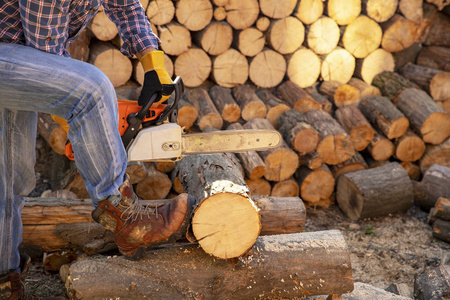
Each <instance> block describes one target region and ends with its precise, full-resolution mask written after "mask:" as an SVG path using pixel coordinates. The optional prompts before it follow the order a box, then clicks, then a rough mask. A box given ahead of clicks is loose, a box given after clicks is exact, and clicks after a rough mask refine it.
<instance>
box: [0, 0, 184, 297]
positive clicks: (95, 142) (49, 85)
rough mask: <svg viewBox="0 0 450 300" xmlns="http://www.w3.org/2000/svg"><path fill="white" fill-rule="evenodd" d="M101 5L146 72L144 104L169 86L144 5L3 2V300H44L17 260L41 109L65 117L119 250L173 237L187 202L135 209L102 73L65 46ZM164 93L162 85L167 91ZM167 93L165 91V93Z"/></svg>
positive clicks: (92, 0) (78, 0)
mask: <svg viewBox="0 0 450 300" xmlns="http://www.w3.org/2000/svg"><path fill="white" fill-rule="evenodd" d="M101 5H103V7H104V11H105V13H106V14H107V15H108V17H109V18H110V19H111V20H112V21H113V22H114V23H115V24H116V25H117V27H118V29H119V34H120V36H121V38H122V40H123V41H124V44H123V46H122V48H121V52H122V53H123V54H124V55H128V56H130V57H131V56H133V55H136V56H137V57H138V58H139V59H140V60H141V63H142V65H143V67H144V70H145V71H146V74H145V83H144V86H143V93H142V94H141V96H142V97H141V98H140V100H139V103H143V102H145V101H146V98H147V97H148V95H150V94H152V93H153V92H159V93H160V94H163V95H162V96H163V97H164V98H163V100H164V99H165V98H167V97H168V95H167V93H164V91H166V90H167V89H166V87H167V85H169V86H170V85H171V84H173V82H172V80H171V79H170V77H169V76H168V75H167V72H166V70H165V67H164V62H163V53H162V52H161V51H157V49H158V46H159V39H158V38H157V37H156V35H155V34H154V33H153V32H152V31H151V29H150V25H149V22H148V20H147V18H146V16H145V12H144V10H143V8H142V6H141V5H140V4H139V2H138V0H3V1H1V2H0V298H1V299H38V298H35V297H33V296H31V295H27V293H26V292H25V289H24V288H23V284H22V282H21V279H22V277H23V276H24V273H25V270H26V266H27V263H28V262H29V258H27V257H26V256H25V255H22V256H21V255H20V253H19V251H18V247H19V244H20V243H21V241H22V222H21V217H20V214H21V210H22V207H23V205H24V201H23V197H24V196H26V195H28V194H29V193H30V192H31V191H32V189H33V188H34V186H35V174H34V162H35V139H36V123H37V112H44V113H49V114H52V115H55V116H58V117H60V118H63V119H66V120H67V122H68V124H69V126H70V130H69V132H68V137H69V139H70V141H71V143H72V147H73V150H74V154H75V161H76V165H77V168H78V170H79V172H80V174H81V176H82V178H83V180H84V182H85V185H86V188H87V190H88V192H89V195H90V197H91V198H92V201H93V203H94V207H95V209H94V211H93V213H92V216H93V219H94V220H95V221H97V222H99V223H100V224H102V225H104V226H105V227H106V228H107V229H109V230H111V231H113V233H114V237H115V241H116V243H117V245H118V248H119V250H120V251H121V252H122V253H123V254H124V255H126V256H128V257H133V258H135V257H139V256H140V254H141V253H142V249H145V248H146V247H148V246H151V245H154V244H156V243H161V242H166V241H168V240H174V239H176V238H177V234H178V233H179V232H180V231H183V230H184V226H185V225H186V223H187V218H188V214H189V212H188V210H189V207H190V204H189V203H188V202H189V201H191V199H190V198H189V197H188V196H187V195H186V194H181V195H180V196H178V197H177V198H176V199H174V200H173V201H171V202H170V203H169V204H166V205H165V206H163V207H160V208H158V210H157V211H156V212H150V211H149V210H148V209H147V208H146V207H143V206H141V205H139V203H138V201H137V196H136V195H135V194H134V192H133V189H132V186H131V184H130V182H129V180H128V178H127V175H126V174H125V170H126V166H127V158H126V152H125V149H124V147H123V145H122V141H121V137H120V134H119V132H118V109H117V99H116V95H115V91H114V88H113V86H112V84H111V82H110V81H109V80H108V78H107V77H106V76H105V75H104V74H103V73H102V72H101V71H100V70H99V69H97V68H96V67H94V66H93V65H90V64H88V63H84V62H81V61H77V60H74V59H71V58H69V54H68V52H67V47H68V46H69V45H70V43H71V42H73V41H74V40H75V38H76V37H77V35H78V33H79V32H80V31H81V30H82V29H83V28H85V27H86V25H87V24H88V22H89V21H90V20H91V19H92V18H93V17H94V16H95V14H96V13H97V11H98V9H99V8H100V6H101ZM163 87H164V88H163ZM163 90H164V91H163Z"/></svg>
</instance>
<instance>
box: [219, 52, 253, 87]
mask: <svg viewBox="0 0 450 300" xmlns="http://www.w3.org/2000/svg"><path fill="white" fill-rule="evenodd" d="M212 62H213V67H212V71H211V76H212V78H213V79H214V80H215V82H216V83H217V84H218V85H220V86H223V87H229V88H231V87H234V86H237V85H239V84H244V83H245V82H246V81H247V79H248V76H249V66H248V62H247V59H246V58H245V56H244V55H243V54H241V53H240V52H239V51H237V50H235V49H232V48H230V49H228V50H227V51H225V52H224V53H222V54H220V55H218V56H216V57H214V58H213V59H212Z"/></svg>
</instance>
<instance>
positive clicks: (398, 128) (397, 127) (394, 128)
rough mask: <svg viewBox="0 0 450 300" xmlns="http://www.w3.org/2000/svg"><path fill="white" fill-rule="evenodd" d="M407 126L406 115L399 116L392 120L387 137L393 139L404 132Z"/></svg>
mask: <svg viewBox="0 0 450 300" xmlns="http://www.w3.org/2000/svg"><path fill="white" fill-rule="evenodd" d="M408 128H409V120H408V119H407V118H406V117H401V118H399V119H397V120H395V121H393V122H392V125H391V127H390V128H389V131H388V133H387V137H388V139H395V138H398V137H401V136H403V135H404V134H405V132H406V130H408Z"/></svg>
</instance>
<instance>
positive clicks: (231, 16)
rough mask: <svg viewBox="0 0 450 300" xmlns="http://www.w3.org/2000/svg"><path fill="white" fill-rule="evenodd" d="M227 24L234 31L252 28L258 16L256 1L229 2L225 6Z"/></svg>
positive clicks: (238, 0)
mask: <svg viewBox="0 0 450 300" xmlns="http://www.w3.org/2000/svg"><path fill="white" fill-rule="evenodd" d="M225 10H226V11H227V22H228V24H230V25H231V27H233V28H234V29H236V30H242V29H245V28H248V27H250V26H252V25H253V24H254V23H255V22H256V20H257V19H258V15H259V4H258V1H257V0H248V1H240V0H229V1H228V3H227V4H226V5H225Z"/></svg>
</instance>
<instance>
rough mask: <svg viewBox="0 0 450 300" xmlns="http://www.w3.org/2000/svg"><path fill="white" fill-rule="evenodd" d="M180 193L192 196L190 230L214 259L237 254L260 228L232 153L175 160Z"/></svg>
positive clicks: (246, 247)
mask: <svg viewBox="0 0 450 300" xmlns="http://www.w3.org/2000/svg"><path fill="white" fill-rule="evenodd" d="M178 164H179V166H178V174H177V176H178V178H179V179H180V181H181V183H182V185H183V190H184V192H186V193H188V194H189V195H192V196H193V197H194V198H195V199H196V204H195V206H196V208H195V211H194V213H193V217H192V225H191V229H192V232H193V235H194V236H195V239H196V240H197V241H198V243H199V244H200V246H201V247H202V248H203V250H204V251H205V252H207V253H209V254H211V255H213V256H216V257H218V258H223V259H227V258H233V257H239V256H241V255H243V254H244V253H245V252H247V251H248V250H249V249H250V248H251V247H252V246H253V244H254V243H255V241H256V238H257V237H258V235H259V233H260V230H261V223H260V216H259V213H258V209H257V206H256V205H255V203H254V202H253V201H252V200H251V199H250V196H249V189H248V187H247V185H246V183H245V181H244V178H243V174H242V173H241V169H240V164H239V162H238V161H237V158H236V157H235V156H234V155H233V154H227V153H224V154H211V155H190V156H187V157H185V158H183V159H182V160H180V161H179V162H178Z"/></svg>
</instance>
